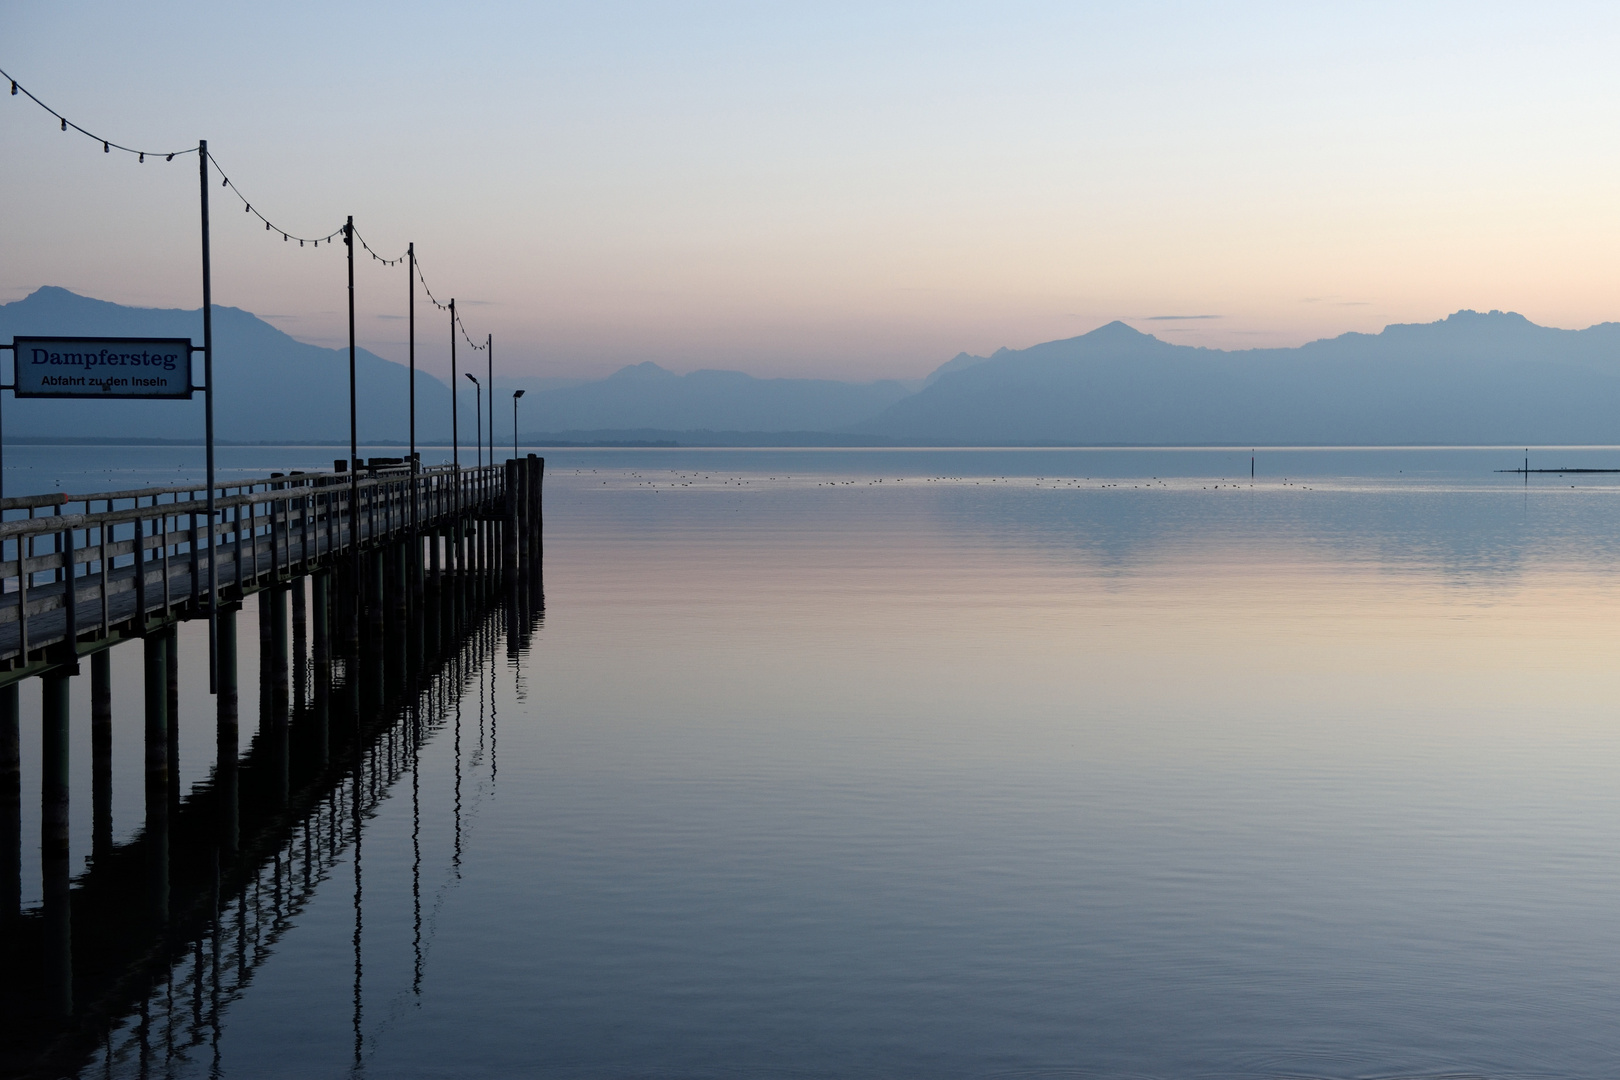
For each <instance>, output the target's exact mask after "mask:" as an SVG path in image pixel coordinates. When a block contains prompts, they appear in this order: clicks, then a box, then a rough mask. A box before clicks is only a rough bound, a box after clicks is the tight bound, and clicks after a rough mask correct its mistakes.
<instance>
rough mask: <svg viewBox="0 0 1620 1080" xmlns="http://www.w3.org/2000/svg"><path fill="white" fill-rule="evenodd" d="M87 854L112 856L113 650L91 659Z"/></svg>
mask: <svg viewBox="0 0 1620 1080" xmlns="http://www.w3.org/2000/svg"><path fill="white" fill-rule="evenodd" d="M90 808H91V809H90V822H91V824H90V853H91V855H93V856H94V857H95V858H96V859H104V858H106V857H107V856H108V855H110V854H111V853H112V650H111V649H102V650H101V651H100V652H98V653H95V654H94V655H92V656H91V657H90Z"/></svg>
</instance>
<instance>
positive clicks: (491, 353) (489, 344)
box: [484, 334, 495, 465]
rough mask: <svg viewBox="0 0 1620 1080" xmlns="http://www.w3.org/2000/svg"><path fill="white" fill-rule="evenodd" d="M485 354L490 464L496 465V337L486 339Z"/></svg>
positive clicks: (490, 336) (492, 335)
mask: <svg viewBox="0 0 1620 1080" xmlns="http://www.w3.org/2000/svg"><path fill="white" fill-rule="evenodd" d="M484 353H485V355H486V356H487V358H488V359H489V463H490V464H491V465H493V464H495V335H494V334H490V335H489V336H488V337H486V338H485V339H484Z"/></svg>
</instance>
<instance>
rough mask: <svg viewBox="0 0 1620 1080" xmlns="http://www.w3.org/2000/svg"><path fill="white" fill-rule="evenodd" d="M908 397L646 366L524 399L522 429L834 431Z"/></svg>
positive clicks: (874, 387) (886, 390)
mask: <svg viewBox="0 0 1620 1080" xmlns="http://www.w3.org/2000/svg"><path fill="white" fill-rule="evenodd" d="M908 393H909V390H908V389H907V388H906V386H904V385H903V384H901V383H899V382H896V381H893V380H884V381H881V382H871V383H847V382H835V381H832V380H830V379H757V378H755V377H754V376H752V375H744V374H743V373H742V372H740V371H694V372H691V373H690V374H687V375H677V374H675V373H674V372H672V371H667V370H665V369H664V368H661V367H659V366H658V365H657V364H654V363H651V362H650V361H649V362H647V363H642V364H636V365H633V366H631V367H626V368H621V369H620V370H618V371H616V372H614V373H613V374H612V375H609V376H608V377H607V378H605V379H602V380H601V381H599V382H592V383H586V384H584V385H582V386H572V387H566V388H562V389H556V390H547V391H545V392H543V393H541V394H539V395H538V396H537V397H535V398H533V399H530V398H525V399H524V401H523V429H524V430H525V431H528V430H535V431H548V432H562V431H570V432H577V431H589V430H592V429H598V428H601V429H631V428H641V429H662V430H693V429H705V428H706V429H711V430H716V431H718V430H741V431H755V432H784V431H801V432H814V431H836V430H838V429H840V428H846V427H849V426H850V425H853V424H856V423H859V422H860V421H862V420H867V419H870V418H871V417H873V416H875V415H877V414H878V413H879V412H881V411H882V410H883V409H885V408H887V407H888V406H890V405H892V404H894V403H895V402H897V401H900V400H901V399H903V398H905V397H906V396H907V394H908Z"/></svg>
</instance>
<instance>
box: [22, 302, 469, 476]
mask: <svg viewBox="0 0 1620 1080" xmlns="http://www.w3.org/2000/svg"><path fill="white" fill-rule="evenodd" d="M15 334H24V335H40V336H51V335H72V334H84V335H93V336H98V337H117V336H121V335H124V336H132V337H189V338H191V339H192V341H194V342H196V343H197V344H199V345H200V344H202V311H201V309H198V310H195V311H184V310H177V309H169V308H135V307H124V306H122V305H120V304H112V303H108V302H106V301H103V300H92V299H90V298H89V297H85V296H79V295H78V294H76V293H72V292H69V291H68V290H66V289H59V288H54V287H46V288H42V289H39V290H37V291H35V292H33V293H31V294H30V295H29V296H27V297H25V298H24V299H22V300H18V301H16V302H14V303H10V304H0V340H4V341H8V342H9V341H10V340H11V338H12V336H13V335H15ZM355 371H356V383H357V384H358V387H359V391H360V392H359V394H358V396H357V405H356V413H357V418H358V424H357V426H358V428H359V432H360V439H361V441H362V442H376V441H383V440H398V441H405V440H406V439H408V437H409V435H410V414H409V407H408V401H409V393H410V372H409V370H408V369H407V368H406V367H405V366H404V365H402V364H396V363H393V362H392V361H389V360H384V359H383V358H382V357H380V356H377V355H375V354H373V353H370V352H367V351H365V350H363V349H362V350H358V352H357V354H356V357H355ZM214 377H215V379H216V381H217V382H218V384H219V385H218V398H217V400H216V401H215V403H214V423H215V427H216V430H217V434H218V437H219V438H220V439H221V440H226V441H241V442H262V441H279V440H287V441H290V442H325V441H330V442H333V443H339V444H344V443H347V442H348V439H349V351H348V349H346V348H345V349H324V348H321V347H320V346H317V345H307V344H305V343H304V342H301V341H298V340H296V339H294V338H292V337H290V336H288V335H287V334H285V333H283V332H282V331H280V330H278V329H276V328H275V327H273V326H271V325H270V324H269V323H267V322H265V321H264V320H262V319H260V318H258V317H256V316H254V315H252V314H250V313H248V312H246V311H242V310H241V309H240V308H231V307H219V306H215V308H214ZM195 381H196V382H197V384H198V385H201V383H202V354H201V353H198V354H197V358H196V373H195ZM467 389H468V390H469V391H470V390H471V387H470V386H469V387H468V388H467ZM416 394H417V402H416V408H417V436H418V439H419V441H421V442H430V441H435V440H440V441H448V439H449V436H450V391H449V389H448V388H447V387H446V386H445V385H444V383H442V382H440V381H439V380H438V379H436V378H434V377H433V376H431V375H428V374H425V373H423V372H421V371H418V372H417V384H416ZM461 396H462V398H464V399H465V400H464V401H463V402H462V403H461V404H462V406H463V407H462V410H461V411H462V417H461V423H462V427H463V432H464V434H463V441H464V442H466V443H468V444H470V443H471V442H472V435H471V432H472V430H473V420H474V417H473V395H472V394H471V393H470V392H469V393H464V394H462V395H461ZM497 430H498V428H497ZM202 433H203V398H202V395H201V394H198V395H196V396H195V397H194V398H193V399H192V400H191V401H189V402H185V401H94V400H92V401H53V400H24V401H15V402H14V401H13V400H12V399H11V398H10V396H9V395H8V396H7V398H6V401H5V436H6V438H8V439H9V438H16V437H26V436H36V437H38V436H49V437H64V436H66V437H74V436H91V437H100V438H151V437H159V438H176V439H192V438H196V439H201V438H202Z"/></svg>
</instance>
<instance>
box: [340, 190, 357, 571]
mask: <svg viewBox="0 0 1620 1080" xmlns="http://www.w3.org/2000/svg"><path fill="white" fill-rule="evenodd" d="M343 242H344V243H345V244H347V245H348V247H349V550H350V552H352V557H351V560H350V561H351V562H352V563H353V564H354V577H355V587H356V589H358V588H359V585H360V580H359V579H360V436H359V427H358V425H357V424H356V422H355V381H354V215H353V214H350V215H349V218H348V220H347V221H346V222H345V223H344V225H343Z"/></svg>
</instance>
